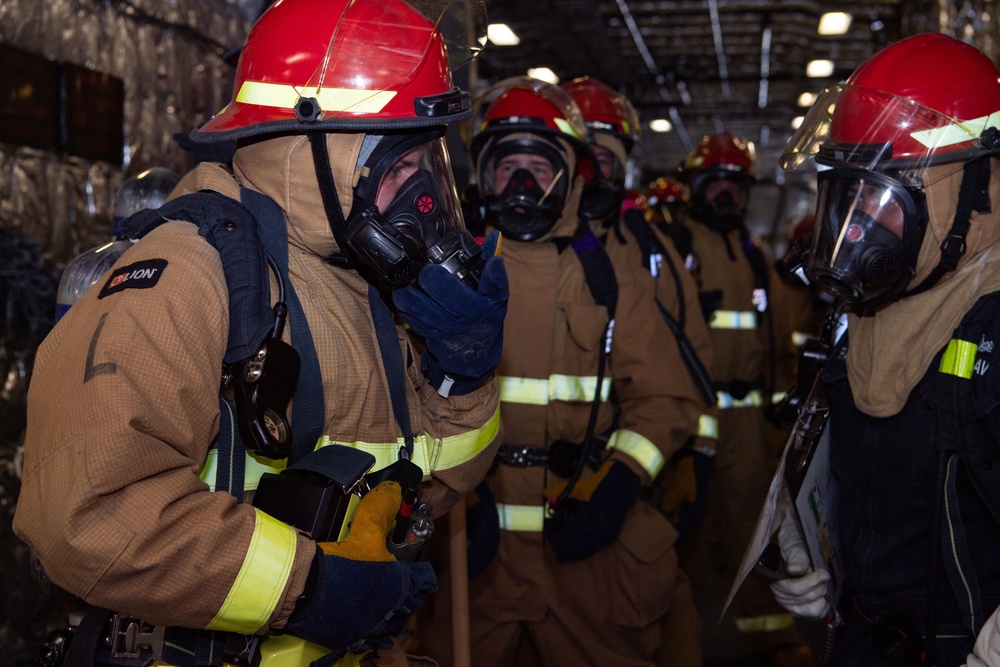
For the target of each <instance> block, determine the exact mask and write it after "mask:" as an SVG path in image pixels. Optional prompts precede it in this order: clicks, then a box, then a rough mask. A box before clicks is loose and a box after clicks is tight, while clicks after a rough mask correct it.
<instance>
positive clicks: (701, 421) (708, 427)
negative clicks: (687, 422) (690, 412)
mask: <svg viewBox="0 0 1000 667" xmlns="http://www.w3.org/2000/svg"><path fill="white" fill-rule="evenodd" d="M695 435H697V436H699V437H701V438H711V439H712V440H718V439H719V420H718V419H716V418H715V417H713V416H712V415H702V416H700V417H698V430H697V431H695Z"/></svg>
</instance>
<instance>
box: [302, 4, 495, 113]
mask: <svg viewBox="0 0 1000 667" xmlns="http://www.w3.org/2000/svg"><path fill="white" fill-rule="evenodd" d="M406 4H407V5H409V7H411V8H412V9H413V10H415V11H416V12H418V13H419V14H420V15H422V16H423V17H424V18H425V19H427V21H426V22H425V21H414V20H412V18H411V17H409V16H405V15H404V14H403V12H402V11H401V9H400V6H399V4H398V3H386V2H382V1H381V0H354V1H353V2H348V3H347V4H346V6H345V8H344V10H343V13H342V14H341V16H340V19H339V20H338V21H337V24H336V27H335V28H334V30H333V33H332V34H331V36H330V43H329V45H328V46H327V49H326V56H325V57H324V58H323V60H322V61H321V63H320V65H319V67H317V69H316V71H315V73H314V74H313V75H312V76H311V77H309V80H308V82H307V84H306V85H305V86H303V89H302V90H301V91H300V94H301V95H302V96H307V95H308V94H309V91H311V90H313V91H316V93H317V95H318V92H319V91H320V90H322V89H324V88H326V87H330V86H333V87H336V86H343V87H350V88H353V89H355V90H365V91H373V94H380V91H389V90H394V89H396V88H397V87H398V86H399V85H400V84H401V82H406V81H409V80H410V79H412V78H413V77H414V76H415V75H416V74H417V72H418V70H419V68H420V67H421V66H423V64H424V62H425V61H426V55H427V53H428V49H433V48H440V47H438V46H437V43H438V42H437V40H435V39H433V34H434V32H438V33H440V35H441V38H442V40H443V41H444V46H445V49H446V50H447V55H448V64H449V66H450V67H451V69H452V71H454V70H456V69H458V68H460V67H462V66H463V65H465V64H467V63H468V62H469V61H471V60H472V59H473V58H475V57H476V56H477V55H478V54H479V52H480V51H481V50H482V44H483V43H484V42H485V37H486V3H485V0H406ZM470 26H472V29H471V30H470V28H469V27H470ZM289 39H294V36H292V35H289ZM480 40H482V41H480Z"/></svg>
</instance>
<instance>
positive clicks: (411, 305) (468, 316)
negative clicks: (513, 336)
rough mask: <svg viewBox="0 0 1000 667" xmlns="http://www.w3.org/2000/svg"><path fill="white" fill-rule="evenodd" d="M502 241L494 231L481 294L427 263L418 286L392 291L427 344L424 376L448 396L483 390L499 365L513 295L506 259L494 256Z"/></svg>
mask: <svg viewBox="0 0 1000 667" xmlns="http://www.w3.org/2000/svg"><path fill="white" fill-rule="evenodd" d="M499 238H500V236H499V233H498V232H493V233H492V234H490V236H489V237H488V238H487V239H486V241H485V242H484V243H483V250H482V253H483V257H484V258H488V259H486V265H485V267H484V268H483V275H482V277H481V278H480V280H479V289H478V291H473V290H472V288H470V287H469V286H468V285H466V284H465V283H463V282H462V281H460V280H459V279H458V278H456V277H455V276H453V275H452V274H451V273H449V272H448V270H447V269H445V268H444V267H442V266H439V265H437V264H428V265H427V266H425V267H424V268H423V269H422V270H421V271H420V276H419V277H418V279H417V284H416V285H410V286H408V287H404V288H402V289H398V290H396V291H395V292H393V293H392V301H393V303H394V304H395V305H396V309H397V310H398V311H399V313H400V315H401V316H402V317H403V319H404V320H405V321H406V323H407V324H409V325H410V328H411V329H412V330H413V331H414V332H415V333H417V334H418V335H419V336H421V337H422V338H423V339H424V341H425V343H426V344H427V350H426V351H425V353H424V357H423V366H424V372H425V373H426V374H427V377H428V378H429V379H430V381H431V385H433V386H434V388H435V389H437V390H438V392H439V393H440V394H441V395H443V396H449V395H451V394H455V395H456V396H460V395H462V394H468V393H469V392H472V391H474V390H476V389H478V388H479V387H481V386H482V385H483V384H484V383H485V382H486V381H487V380H488V379H489V377H490V375H491V374H492V373H493V371H494V370H495V369H496V367H497V364H499V363H500V349H501V347H502V344H503V320H504V317H505V316H506V314H507V299H508V297H509V296H510V292H509V289H508V286H507V271H506V269H504V266H503V259H501V258H500V257H498V256H496V255H495V252H496V249H497V244H498V243H499Z"/></svg>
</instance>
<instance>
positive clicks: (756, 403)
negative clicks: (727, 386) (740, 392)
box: [715, 389, 764, 410]
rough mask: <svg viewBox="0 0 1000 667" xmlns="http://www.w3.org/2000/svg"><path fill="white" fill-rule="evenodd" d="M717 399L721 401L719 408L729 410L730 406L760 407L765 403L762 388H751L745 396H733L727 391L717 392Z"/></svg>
mask: <svg viewBox="0 0 1000 667" xmlns="http://www.w3.org/2000/svg"><path fill="white" fill-rule="evenodd" d="M715 400H716V401H718V403H719V408H720V409H722V410H728V409H729V408H759V407H761V406H763V405H764V395H763V394H762V393H761V392H760V389H751V390H750V391H748V392H747V395H746V396H744V397H743V398H733V397H732V395H731V394H729V393H728V392H725V391H717V392H715Z"/></svg>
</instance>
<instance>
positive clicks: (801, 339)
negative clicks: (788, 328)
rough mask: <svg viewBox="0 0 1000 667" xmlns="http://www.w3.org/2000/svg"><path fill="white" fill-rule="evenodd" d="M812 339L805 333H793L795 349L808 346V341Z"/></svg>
mask: <svg viewBox="0 0 1000 667" xmlns="http://www.w3.org/2000/svg"><path fill="white" fill-rule="evenodd" d="M810 338H812V336H810V335H809V334H807V333H806V332H804V331H793V332H792V345H794V346H795V347H802V346H803V345H805V344H806V341H807V340H809V339H810Z"/></svg>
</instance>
